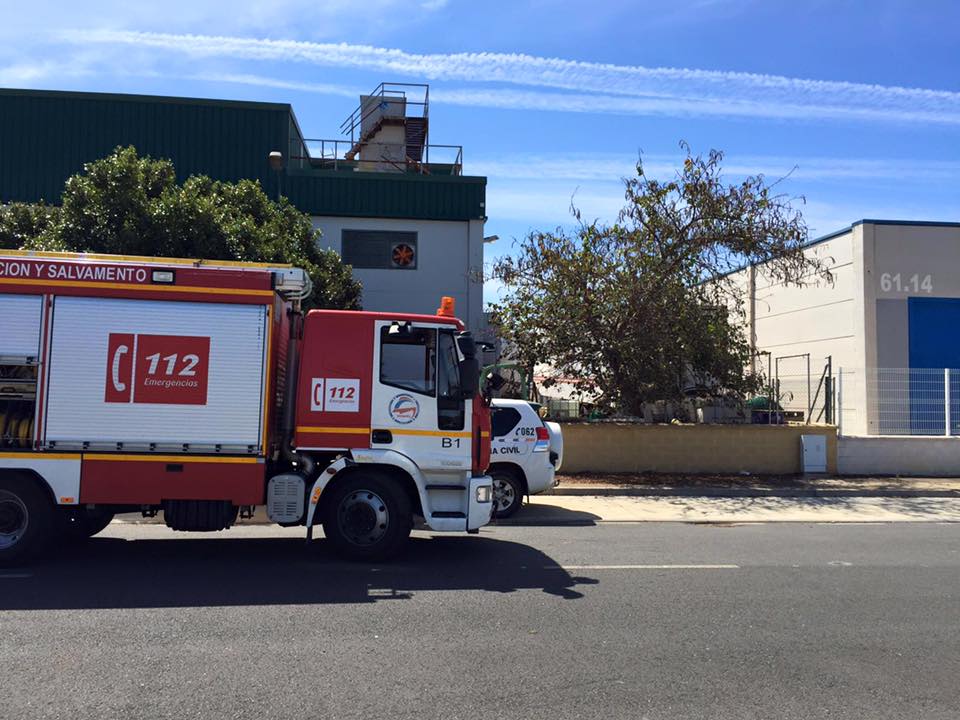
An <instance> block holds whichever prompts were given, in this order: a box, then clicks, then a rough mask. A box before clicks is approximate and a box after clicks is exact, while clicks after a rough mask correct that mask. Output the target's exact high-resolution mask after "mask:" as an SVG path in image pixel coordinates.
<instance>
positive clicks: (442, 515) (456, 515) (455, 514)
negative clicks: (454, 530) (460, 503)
mask: <svg viewBox="0 0 960 720" xmlns="http://www.w3.org/2000/svg"><path fill="white" fill-rule="evenodd" d="M430 517H435V518H462V519H464V520H465V519H466V518H467V516H466V515H465V514H464V513H462V512H448V511H446V510H443V511H440V512H434V513H430Z"/></svg>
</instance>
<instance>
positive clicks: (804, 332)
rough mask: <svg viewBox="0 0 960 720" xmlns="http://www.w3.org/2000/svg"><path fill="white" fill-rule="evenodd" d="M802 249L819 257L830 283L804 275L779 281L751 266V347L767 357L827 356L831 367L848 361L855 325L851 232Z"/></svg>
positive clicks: (852, 348) (854, 335)
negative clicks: (800, 280) (794, 281)
mask: <svg viewBox="0 0 960 720" xmlns="http://www.w3.org/2000/svg"><path fill="white" fill-rule="evenodd" d="M807 253H808V254H809V255H812V256H816V257H817V258H819V259H821V260H823V261H824V262H825V263H826V264H827V267H829V268H830V271H831V273H832V274H833V282H832V283H828V282H827V281H826V280H823V279H822V278H818V277H813V276H811V277H807V278H805V282H807V283H808V284H807V285H805V286H803V287H800V286H797V285H784V284H783V283H777V282H774V281H773V280H771V278H769V277H768V276H767V275H766V274H765V273H764V271H763V267H759V268H758V269H757V281H756V302H755V308H756V310H755V312H756V316H755V323H756V325H755V326H756V338H757V349H758V350H765V351H769V352H770V353H772V354H773V357H775V358H776V357H782V356H786V355H794V354H798V353H807V352H809V353H810V354H811V355H812V356H813V357H814V358H817V359H821V358H825V357H826V356H828V355H830V356H832V357H833V363H834V366H837V365H838V364H848V363H850V362H852V361H853V359H854V342H855V337H856V335H857V332H858V327H857V325H858V323H857V321H856V317H855V311H854V284H855V275H856V272H855V264H854V261H853V247H852V242H851V234H850V233H845V234H843V235H840V236H837V237H835V238H831V239H830V240H826V241H824V242H822V243H818V244H817V245H814V246H812V247H810V248H809V249H808V250H807Z"/></svg>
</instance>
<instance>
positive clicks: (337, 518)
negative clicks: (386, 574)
mask: <svg viewBox="0 0 960 720" xmlns="http://www.w3.org/2000/svg"><path fill="white" fill-rule="evenodd" d="M322 518H323V533H324V535H326V536H327V539H328V540H329V541H330V542H331V543H332V544H333V546H334V548H335V549H336V551H337V553H339V554H340V555H343V556H345V557H348V558H351V559H354V560H385V559H387V558H390V557H393V556H394V555H396V554H397V553H399V552H400V551H401V550H402V549H403V546H404V545H405V544H406V541H407V538H408V537H409V536H410V529H411V528H412V527H413V513H412V511H411V508H410V499H409V498H408V497H407V494H406V492H404V489H403V488H402V487H401V486H400V483H399V482H398V481H397V480H394V479H393V478H390V477H388V476H385V475H381V474H379V473H377V474H375V473H366V472H364V473H356V474H354V475H352V476H350V477H348V478H346V479H344V480H343V482H340V483H337V484H336V485H335V486H334V487H333V488H332V489H331V492H330V495H329V496H328V497H327V499H326V502H325V506H324V509H323V514H322Z"/></svg>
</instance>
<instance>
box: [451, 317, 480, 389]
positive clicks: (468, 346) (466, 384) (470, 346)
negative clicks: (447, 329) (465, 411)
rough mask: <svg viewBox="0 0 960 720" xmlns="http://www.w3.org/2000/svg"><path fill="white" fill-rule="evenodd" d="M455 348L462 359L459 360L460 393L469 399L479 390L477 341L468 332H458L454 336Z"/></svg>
mask: <svg viewBox="0 0 960 720" xmlns="http://www.w3.org/2000/svg"><path fill="white" fill-rule="evenodd" d="M456 340H457V349H458V350H459V351H460V355H462V356H463V359H462V360H460V395H461V397H462V398H463V399H464V400H469V399H470V398H472V397H474V396H475V395H476V394H477V393H478V392H479V391H480V360H479V358H477V343H476V341H475V340H474V339H473V335H471V334H470V333H469V332H459V333H457V336H456Z"/></svg>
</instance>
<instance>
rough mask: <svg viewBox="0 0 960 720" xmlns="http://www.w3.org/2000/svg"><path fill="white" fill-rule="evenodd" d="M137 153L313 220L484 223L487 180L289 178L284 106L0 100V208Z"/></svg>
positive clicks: (71, 97)
mask: <svg viewBox="0 0 960 720" xmlns="http://www.w3.org/2000/svg"><path fill="white" fill-rule="evenodd" d="M118 145H133V146H134V147H136V148H137V151H138V152H140V153H141V154H144V155H151V156H153V157H157V158H169V159H170V160H172V161H173V163H174V165H175V166H176V169H177V175H178V177H179V179H180V180H184V179H186V178H187V177H189V176H190V175H200V174H202V175H209V176H210V177H212V178H214V179H217V180H227V181H235V180H240V179H242V178H250V179H255V180H259V181H260V183H261V184H262V185H263V187H264V188H265V190H266V191H267V192H268V193H270V194H271V195H273V194H275V193H276V191H277V183H278V181H279V182H280V183H281V192H282V193H283V194H284V195H286V196H287V197H289V198H290V200H291V202H293V203H294V204H295V205H296V206H297V207H298V208H300V209H301V210H302V211H303V212H306V213H309V214H311V215H344V216H362V217H390V218H414V219H432V220H468V219H474V218H480V217H484V216H485V215H486V211H485V207H484V201H485V191H486V178H482V177H462V176H431V175H406V174H402V173H379V172H344V171H339V172H338V171H330V170H310V169H305V170H301V169H290V170H288V171H287V172H285V173H284V174H283V176H282V177H279V178H278V177H277V175H276V174H275V173H274V172H273V171H271V170H270V168H269V165H268V163H267V156H268V154H269V153H270V152H271V151H273V150H281V151H283V152H284V153H285V154H287V155H288V156H291V155H294V156H295V155H298V154H301V153H302V152H303V150H302V149H301V148H302V147H303V139H302V136H301V134H300V129H299V125H298V123H297V119H296V117H295V116H294V114H293V110H292V108H291V107H290V105H286V104H281V103H258V102H238V101H230V100H203V99H192V98H172V97H158V96H144V95H116V94H105V93H75V92H58V91H45V90H0V202H11V201H17V200H19V201H24V202H36V201H38V200H45V201H47V202H50V203H56V202H58V201H59V199H60V195H61V193H62V191H63V184H64V182H65V181H66V179H67V178H68V177H69V176H70V175H72V174H74V173H76V172H79V171H80V170H82V169H83V165H84V163H87V162H90V161H92V160H96V159H98V158H101V157H103V156H105V155H108V154H109V153H110V152H111V151H112V150H113V149H114V148H115V147H117V146H118Z"/></svg>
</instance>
